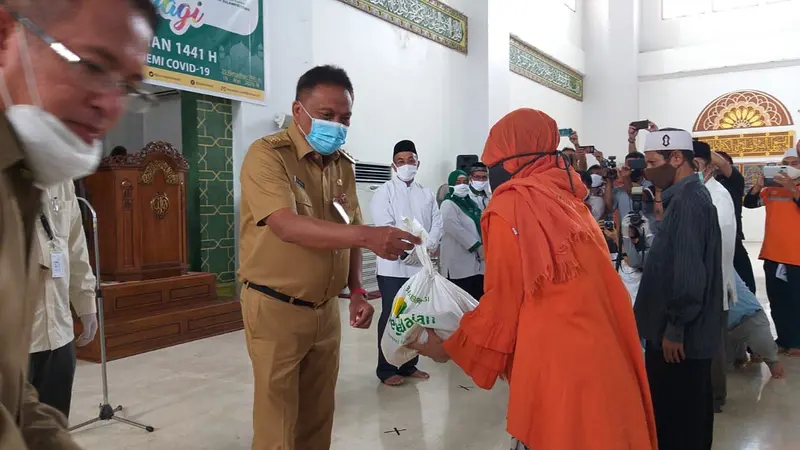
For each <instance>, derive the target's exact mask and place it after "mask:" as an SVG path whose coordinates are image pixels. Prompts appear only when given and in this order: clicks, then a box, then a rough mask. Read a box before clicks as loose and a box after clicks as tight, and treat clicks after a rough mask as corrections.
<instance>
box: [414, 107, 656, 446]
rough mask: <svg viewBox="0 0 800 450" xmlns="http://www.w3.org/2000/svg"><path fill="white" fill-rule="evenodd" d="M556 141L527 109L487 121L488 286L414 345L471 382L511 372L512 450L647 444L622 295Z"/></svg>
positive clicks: (642, 395)
mask: <svg viewBox="0 0 800 450" xmlns="http://www.w3.org/2000/svg"><path fill="white" fill-rule="evenodd" d="M558 141H559V135H558V128H557V126H556V123H555V121H554V120H553V119H552V118H550V117H549V116H548V115H546V114H544V113H542V112H540V111H535V110H532V109H519V110H517V111H514V112H512V113H510V114H508V115H507V116H505V117H504V118H502V119H501V120H500V121H499V122H498V123H497V124H496V125H495V126H494V127H493V128H492V130H491V132H490V134H489V138H488V140H487V141H486V147H485V148H484V151H483V157H482V161H483V162H484V163H485V164H486V165H487V166H489V167H490V171H489V182H490V183H491V184H492V190H493V191H494V194H493V195H494V197H493V198H492V200H491V202H490V203H489V206H488V207H487V209H486V212H485V213H484V214H483V217H482V220H481V228H482V230H483V236H484V247H485V255H486V280H485V285H484V288H485V291H486V293H485V295H484V296H483V297H482V299H481V302H480V306H478V308H477V309H476V310H475V311H473V312H471V313H467V314H466V315H465V316H464V318H463V319H462V320H461V324H460V327H459V329H458V330H457V331H456V333H455V334H454V335H453V336H452V337H451V338H450V339H448V340H447V341H446V342H442V340H441V339H439V338H438V336H436V335H435V334H433V333H430V336H429V339H428V342H427V343H426V344H423V345H419V346H417V350H419V351H420V353H421V354H423V355H425V356H428V357H431V358H433V359H434V360H436V361H439V362H444V361H446V360H448V359H452V360H453V361H455V363H456V364H458V365H459V366H460V367H461V368H462V369H463V370H464V372H466V373H467V374H468V375H470V376H471V377H472V379H473V380H474V382H475V384H476V385H477V386H479V387H481V388H484V389H491V388H492V386H494V383H495V382H496V381H497V379H498V378H504V379H507V380H508V381H509V384H510V391H511V393H510V398H509V405H508V432H509V433H510V434H511V435H512V436H513V437H514V438H515V440H514V441H513V444H512V449H533V450H656V449H657V447H658V444H657V443H656V428H655V421H654V418H653V407H652V404H651V401H650V391H649V387H648V382H647V376H646V373H645V368H644V361H643V358H642V347H641V344H640V343H639V336H638V333H637V331H636V323H635V321H634V318H633V310H632V309H631V304H630V297H629V295H628V291H627V290H626V289H625V286H624V285H623V283H622V281H621V280H620V278H619V275H617V273H616V272H615V271H614V267H613V266H612V264H611V260H610V258H609V255H608V248H607V246H606V243H605V240H604V238H603V235H602V233H601V232H600V228H599V227H598V225H597V222H595V220H594V219H593V218H592V214H591V212H590V211H589V209H588V208H586V206H585V205H584V203H583V198H584V197H585V195H586V187H585V186H584V184H583V183H582V182H581V179H580V176H579V175H578V174H577V173H576V172H575V171H574V170H571V169H569V168H568V167H567V166H566V165H565V159H564V158H563V157H562V156H561V155H560V154H558V153H556V151H555V149H556V146H557V145H558Z"/></svg>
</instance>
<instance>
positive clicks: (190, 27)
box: [145, 0, 266, 103]
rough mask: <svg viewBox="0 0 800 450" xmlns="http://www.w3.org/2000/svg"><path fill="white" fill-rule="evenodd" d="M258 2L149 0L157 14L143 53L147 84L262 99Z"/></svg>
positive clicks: (262, 60)
mask: <svg viewBox="0 0 800 450" xmlns="http://www.w3.org/2000/svg"><path fill="white" fill-rule="evenodd" d="M261 3H262V2H261V1H260V0H153V4H154V5H155V7H156V8H157V9H158V12H159V13H160V17H159V23H158V27H157V29H156V33H155V36H154V37H153V40H152V42H151V43H150V54H148V55H147V66H146V67H145V79H146V80H147V82H148V83H150V84H155V85H159V86H164V87H170V88H175V89H183V90H187V91H194V92H198V93H201V94H209V95H216V96H218V97H225V98H229V99H232V100H242V101H246V102H253V103H264V100H265V92H266V78H265V72H266V71H265V64H266V63H265V55H264V14H263V11H262V10H261Z"/></svg>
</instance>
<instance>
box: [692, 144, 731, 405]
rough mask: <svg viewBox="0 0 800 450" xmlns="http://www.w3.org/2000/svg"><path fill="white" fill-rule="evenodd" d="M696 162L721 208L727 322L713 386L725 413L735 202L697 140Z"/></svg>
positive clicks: (708, 152) (713, 369) (714, 366)
mask: <svg viewBox="0 0 800 450" xmlns="http://www.w3.org/2000/svg"><path fill="white" fill-rule="evenodd" d="M693 145H694V156H695V163H696V164H697V168H698V176H700V177H701V179H702V180H703V182H704V183H705V186H706V189H708V192H709V193H710V194H711V201H712V202H713V203H714V207H715V208H716V209H717V220H719V228H720V232H721V234H720V237H721V240H722V286H723V299H722V308H723V312H722V314H723V320H722V325H723V326H722V330H721V331H720V332H721V333H722V345H720V346H719V352H718V353H717V357H716V358H714V361H713V362H712V365H711V384H712V386H713V389H714V411H715V412H722V406H723V405H725V399H726V397H727V383H726V377H725V369H726V366H727V355H726V351H725V349H726V347H727V344H726V342H727V336H728V310H729V309H730V305H732V304H733V303H735V302H736V276H735V274H736V269H734V266H733V259H734V258H733V257H734V254H735V253H736V210H735V209H734V206H733V199H732V198H731V194H730V193H729V192H728V190H727V189H726V188H725V186H723V185H722V184H721V183H720V182H719V181H717V180H716V178H714V177H715V172H716V170H717V168H716V167H715V166H714V165H712V164H711V147H710V146H709V145H708V144H706V143H705V142H701V141H694V143H693Z"/></svg>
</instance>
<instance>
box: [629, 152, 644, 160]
mask: <svg viewBox="0 0 800 450" xmlns="http://www.w3.org/2000/svg"><path fill="white" fill-rule="evenodd" d="M629 159H644V153H642V152H633V153H628V154H627V155H625V161H627V160H629Z"/></svg>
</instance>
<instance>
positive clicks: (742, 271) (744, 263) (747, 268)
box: [733, 239, 756, 294]
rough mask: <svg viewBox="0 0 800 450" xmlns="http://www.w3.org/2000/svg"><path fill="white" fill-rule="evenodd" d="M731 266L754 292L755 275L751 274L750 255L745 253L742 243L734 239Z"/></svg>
mask: <svg viewBox="0 0 800 450" xmlns="http://www.w3.org/2000/svg"><path fill="white" fill-rule="evenodd" d="M733 268H734V269H736V273H738V274H739V277H740V278H741V279H742V281H744V284H746V285H747V288H748V289H750V292H752V293H753V294H755V293H756V277H755V275H753V264H752V263H751V262H750V255H748V254H747V249H745V248H744V243H743V242H742V241H740V240H738V239H737V240H736V251H735V252H734V254H733Z"/></svg>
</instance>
